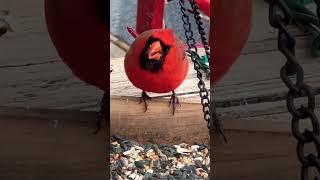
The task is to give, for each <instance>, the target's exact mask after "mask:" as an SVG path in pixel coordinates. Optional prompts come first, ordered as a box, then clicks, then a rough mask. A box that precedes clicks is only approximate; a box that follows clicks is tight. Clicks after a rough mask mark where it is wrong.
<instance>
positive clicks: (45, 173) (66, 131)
mask: <svg viewBox="0 0 320 180" xmlns="http://www.w3.org/2000/svg"><path fill="white" fill-rule="evenodd" d="M0 111H1V113H0V114H1V116H0V128H1V130H0V142H1V148H0V159H1V161H0V178H1V179H8V180H9V179H10V180H15V179H17V180H18V179H30V178H32V179H61V180H67V179H83V180H85V179H94V180H99V179H101V180H104V179H106V174H107V172H108V171H107V168H106V159H105V157H106V154H107V151H106V146H105V143H106V139H105V138H106V134H108V132H106V131H101V132H100V133H99V134H98V135H93V134H92V132H93V131H94V127H95V121H94V119H95V117H96V115H95V114H96V113H84V112H71V114H72V113H73V120H72V121H71V120H70V119H71V116H70V114H69V113H70V112H64V114H65V115H61V112H59V113H58V112H50V111H45V110H42V111H39V112H36V111H33V112H29V115H31V116H29V117H27V116H25V115H24V113H23V112H26V111H27V112H28V110H22V109H18V110H17V109H15V110H12V109H11V110H9V109H6V110H5V109H3V108H1V110H0ZM10 111H11V112H15V113H14V114H12V113H10ZM19 112H20V114H19ZM46 113H47V114H46ZM4 114H6V115H5V116H2V115H4ZM62 114H63V113H62ZM68 114H69V115H68ZM52 115H53V116H52ZM10 116H11V117H10ZM50 116H52V117H51V118H50ZM81 116H84V117H85V118H82V117H81ZM41 117H42V118H41ZM78 118H79V119H81V120H78Z"/></svg>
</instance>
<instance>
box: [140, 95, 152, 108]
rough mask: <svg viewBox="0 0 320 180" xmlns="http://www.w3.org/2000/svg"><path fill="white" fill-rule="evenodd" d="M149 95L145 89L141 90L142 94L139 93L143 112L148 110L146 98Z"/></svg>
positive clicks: (147, 98)
mask: <svg viewBox="0 0 320 180" xmlns="http://www.w3.org/2000/svg"><path fill="white" fill-rule="evenodd" d="M150 99H151V97H150V96H148V95H147V93H146V92H145V91H142V94H141V98H140V103H139V104H141V103H142V102H144V112H147V110H148V102H147V100H150Z"/></svg>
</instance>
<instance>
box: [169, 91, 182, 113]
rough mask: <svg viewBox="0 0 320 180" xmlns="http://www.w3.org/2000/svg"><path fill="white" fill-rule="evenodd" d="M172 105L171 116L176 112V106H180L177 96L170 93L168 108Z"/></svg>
mask: <svg viewBox="0 0 320 180" xmlns="http://www.w3.org/2000/svg"><path fill="white" fill-rule="evenodd" d="M171 105H172V114H173V115H174V112H175V111H176V108H177V105H179V106H181V104H180V102H179V99H178V96H177V94H176V93H175V92H174V91H172V95H171V98H170V102H169V107H170V106H171Z"/></svg>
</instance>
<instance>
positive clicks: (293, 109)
mask: <svg viewBox="0 0 320 180" xmlns="http://www.w3.org/2000/svg"><path fill="white" fill-rule="evenodd" d="M315 1H316V4H317V6H318V9H317V13H318V15H320V10H319V8H320V0H315ZM269 3H270V6H269V22H270V24H271V26H272V27H274V28H276V29H278V49H279V50H280V51H281V52H282V53H283V55H284V56H285V57H286V59H287V61H286V63H285V65H284V66H283V67H282V68H281V71H280V77H281V79H282V81H283V82H284V84H285V85H286V86H287V87H288V89H289V91H288V94H287V108H288V111H289V112H290V113H291V115H292V120H291V129H292V134H293V135H294V137H295V138H296V139H297V141H298V143H297V156H298V159H299V161H300V163H301V164H302V168H301V179H302V180H308V179H309V169H310V168H311V167H315V168H316V169H317V170H318V173H320V159H319V157H320V156H319V155H320V139H319V132H320V129H319V121H318V118H317V116H316V115H315V113H314V110H315V94H314V90H313V89H312V88H311V87H309V86H308V85H307V84H306V83H305V82H304V71H303V68H302V66H301V65H300V64H299V62H298V61H297V59H296V57H295V44H296V42H295V38H294V36H293V35H292V34H290V32H289V31H288V29H287V26H288V25H289V24H290V22H291V19H292V14H291V12H290V9H289V8H288V6H287V5H286V3H285V1H283V0H271V1H270V2H269ZM293 75H294V76H295V79H296V80H295V81H293V80H292V79H293V78H292V77H290V76H293ZM301 97H307V105H300V107H298V108H297V106H296V105H295V102H294V100H295V99H297V98H301ZM304 119H309V120H310V121H311V125H312V131H310V130H308V129H305V130H304V132H300V130H299V126H300V123H301V120H304ZM307 143H312V144H314V146H315V149H316V152H317V154H316V155H314V154H312V153H308V154H307V155H305V150H304V147H305V144H307ZM314 179H320V177H319V175H318V176H317V177H315V178H314Z"/></svg>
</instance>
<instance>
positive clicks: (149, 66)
mask: <svg viewBox="0 0 320 180" xmlns="http://www.w3.org/2000/svg"><path fill="white" fill-rule="evenodd" d="M157 41H158V42H159V43H160V45H161V47H159V48H160V49H161V51H159V52H158V53H157V55H158V58H159V59H157V60H155V59H152V58H151V59H150V55H149V54H150V48H151V46H152V45H153V43H155V42H157ZM169 50H170V47H169V46H167V45H165V44H164V43H163V42H162V41H161V40H160V39H158V38H153V37H152V36H150V37H149V39H148V41H147V43H146V45H145V47H144V49H143V50H142V52H141V54H140V65H141V68H142V69H145V70H148V71H151V72H157V71H159V70H160V69H162V66H163V63H164V61H165V57H166V56H167V54H168V53H169Z"/></svg>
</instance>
